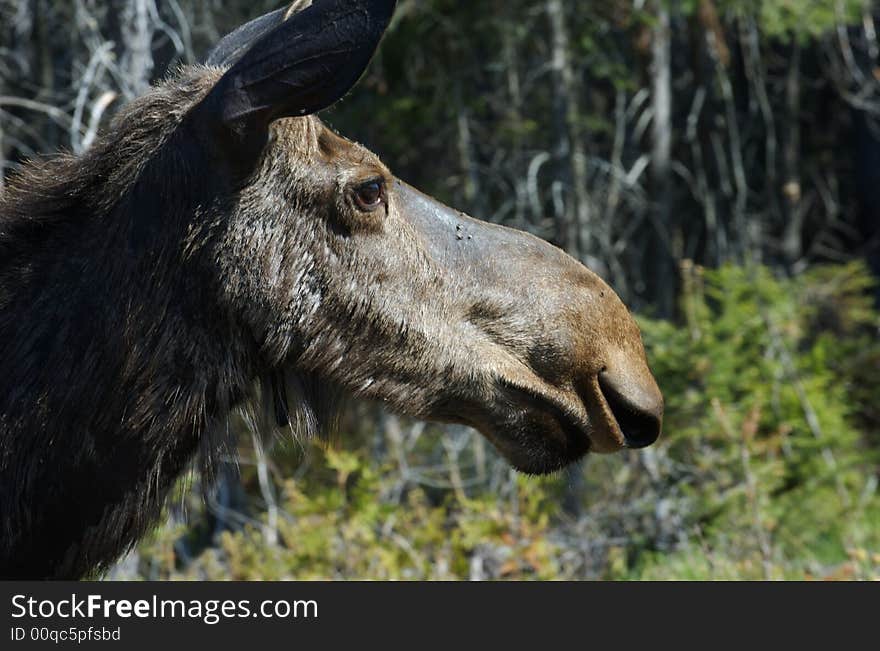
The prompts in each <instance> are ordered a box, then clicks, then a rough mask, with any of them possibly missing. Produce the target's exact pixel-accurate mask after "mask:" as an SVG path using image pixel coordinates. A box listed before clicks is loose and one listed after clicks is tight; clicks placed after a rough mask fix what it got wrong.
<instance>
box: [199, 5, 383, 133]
mask: <svg viewBox="0 0 880 651" xmlns="http://www.w3.org/2000/svg"><path fill="white" fill-rule="evenodd" d="M396 5H397V0H315V2H314V3H313V4H312V5H311V6H310V7H308V8H307V9H304V10H303V11H301V12H299V13H297V14H295V15H294V16H293V17H291V18H290V19H288V20H286V21H285V20H283V14H282V15H278V12H273V13H272V14H268V15H267V16H264V17H263V18H264V19H265V22H263V23H260V22H259V20H260V19H258V21H255V23H249V25H252V26H253V29H252V30H251V32H250V34H251V36H253V35H257V38H256V40H255V41H253V44H252V45H251V46H250V47H249V48H248V49H247V50H246V52H244V54H241V51H242V50H244V49H245V48H246V47H247V46H246V44H245V43H246V41H247V40H249V39H247V36H248V35H247V34H245V35H243V36H241V37H236V36H235V35H236V32H233V34H231V35H230V37H227V38H231V40H230V41H229V42H228V46H229V47H228V48H225V47H224V48H223V51H222V52H220V53H218V54H217V56H216V57H214V54H213V53H212V57H214V58H216V59H218V60H221V61H222V60H223V58H224V57H227V56H228V57H230V58H235V57H236V56H237V57H240V58H238V60H237V62H236V63H235V64H234V65H233V66H232V67H231V68H230V69H229V70H228V71H227V72H226V73H225V74H224V75H223V76H222V77H221V78H220V81H218V82H217V84H216V85H215V86H214V88H213V89H212V90H211V91H210V92H209V93H208V96H207V97H206V98H205V100H204V101H203V102H202V104H201V105H200V109H201V110H202V111H205V112H206V113H207V115H206V114H205V113H202V116H201V117H204V118H207V119H209V120H210V121H211V122H212V123H215V124H217V123H219V124H220V125H222V126H223V127H225V128H226V129H228V130H229V131H231V132H232V133H234V134H236V135H238V136H239V137H244V138H249V137H250V135H251V134H253V135H255V136H259V135H260V134H265V132H266V130H267V129H268V126H269V124H270V123H271V122H272V121H273V120H277V119H279V118H283V117H293V116H301V115H309V114H312V113H317V112H318V111H320V110H322V109H325V108H327V107H329V106H330V105H332V104H334V103H335V102H336V101H337V100H339V99H341V98H342V96H343V95H345V94H346V93H347V92H348V91H349V90H350V89H351V87H352V86H354V84H355V83H356V82H357V80H358V79H359V78H360V76H361V75H362V74H363V72H364V70H366V68H367V64H368V63H369V62H370V59H372V57H373V53H374V52H375V51H376V48H377V47H378V46H379V41H380V40H381V39H382V35H383V34H384V32H385V29H386V28H387V27H388V23H389V22H390V21H391V16H392V14H393V13H394V8H395V6H396ZM279 11H283V10H279ZM279 19H281V21H282V22H281V23H280V24H278V25H277V26H275V27H272V24H273V23H277V22H278V21H279ZM247 28H248V25H245V26H244V28H243V29H247ZM267 28H268V29H267ZM260 34H262V35H260ZM224 40H225V39H224ZM221 46H222V42H221V45H220V46H218V47H221ZM224 52H225V54H224Z"/></svg>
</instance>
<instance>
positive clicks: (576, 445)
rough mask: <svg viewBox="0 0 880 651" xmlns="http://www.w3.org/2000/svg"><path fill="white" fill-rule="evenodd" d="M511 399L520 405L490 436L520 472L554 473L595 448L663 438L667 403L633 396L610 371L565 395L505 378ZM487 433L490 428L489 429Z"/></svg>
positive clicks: (611, 449)
mask: <svg viewBox="0 0 880 651" xmlns="http://www.w3.org/2000/svg"><path fill="white" fill-rule="evenodd" d="M501 386H502V388H503V392H504V394H505V395H506V400H507V401H509V402H510V403H512V404H515V405H517V406H518V409H517V410H516V416H514V417H513V418H512V419H510V420H508V421H507V423H505V425H504V427H503V429H502V428H498V427H496V428H490V430H491V431H490V433H489V438H490V440H492V442H493V443H494V444H495V445H496V447H497V448H498V449H499V450H500V452H501V453H502V454H503V455H504V456H505V458H506V459H507V460H508V461H509V462H510V463H511V465H513V466H514V467H515V468H516V469H517V470H520V471H521V472H525V473H528V474H536V475H541V474H549V473H552V472H555V471H557V470H560V469H562V468H564V467H565V466H567V465H570V464H572V463H575V462H577V461H579V460H581V459H582V458H583V457H584V456H586V455H587V454H588V453H590V452H594V453H599V454H608V453H612V452H617V451H619V450H622V449H624V448H630V449H639V448H644V447H647V446H649V445H651V444H652V443H654V441H656V440H657V438H658V437H659V435H660V430H661V424H662V412H663V406H662V401H661V402H659V403H658V402H657V401H656V400H654V401H652V400H651V398H650V397H649V398H647V399H645V398H644V396H641V395H638V394H637V395H635V396H633V395H627V394H626V393H625V392H624V390H623V389H622V388H621V387H620V386H619V385H618V384H616V383H615V382H614V381H613V380H612V379H611V378H610V376H609V374H608V373H607V372H605V371H604V370H603V371H602V372H601V373H599V374H598V375H595V376H593V377H592V378H591V379H590V380H589V381H587V382H586V384H585V386H583V387H581V388H580V390H578V391H577V392H570V393H569V392H565V393H560V392H557V391H544V390H540V389H535V388H531V387H524V386H520V385H519V384H515V383H512V382H509V381H502V382H501ZM484 431H486V430H484Z"/></svg>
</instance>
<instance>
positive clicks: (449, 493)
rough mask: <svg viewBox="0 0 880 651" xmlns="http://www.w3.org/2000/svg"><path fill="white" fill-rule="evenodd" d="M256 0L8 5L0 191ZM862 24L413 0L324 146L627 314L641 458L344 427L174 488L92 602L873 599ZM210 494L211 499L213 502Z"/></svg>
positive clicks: (879, 510)
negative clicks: (523, 244)
mask: <svg viewBox="0 0 880 651" xmlns="http://www.w3.org/2000/svg"><path fill="white" fill-rule="evenodd" d="M281 4H283V3H281V2H270V1H268V0H258V1H254V0H114V1H99V0H0V170H2V172H3V173H2V174H0V192H2V188H3V178H4V176H8V175H9V174H10V173H13V172H14V170H15V169H16V167H17V166H18V165H20V164H21V162H22V161H23V160H25V159H27V158H30V157H34V156H39V155H43V154H45V153H48V152H52V151H55V150H57V149H59V148H63V149H68V150H71V151H73V152H81V151H83V150H85V149H86V148H88V147H89V145H90V143H91V142H92V141H93V140H94V137H95V134H96V132H97V131H98V130H99V129H100V128H101V127H102V125H104V124H106V122H107V121H108V119H109V117H110V116H111V115H112V114H113V113H114V112H115V111H116V110H118V108H119V107H120V106H121V105H122V104H124V103H125V102H126V101H128V100H130V99H132V98H134V97H136V96H138V95H139V94H141V93H143V92H144V91H145V90H146V89H147V88H148V86H149V84H150V83H151V82H153V81H155V80H157V79H160V78H162V77H163V76H166V75H168V74H172V73H173V71H174V70H175V69H176V68H177V67H178V66H179V65H180V64H186V63H195V62H198V61H199V60H200V59H201V58H203V57H204V55H205V54H206V52H207V51H208V49H209V48H210V46H211V44H212V43H214V42H216V41H217V40H218V39H219V38H220V37H221V36H222V35H223V34H224V33H226V32H228V31H230V30H232V29H233V28H234V27H236V26H237V25H239V24H240V23H242V22H245V21H246V20H249V19H251V18H253V17H255V16H257V15H259V14H261V13H265V12H267V11H269V10H272V9H275V8H277V7H278V6H280V5H281ZM878 19H880V6H878V5H877V4H875V3H873V2H869V1H866V0H738V1H732V0H668V1H667V0H601V1H599V0H597V1H595V2H591V1H586V0H473V1H470V2H459V1H457V0H400V7H399V10H398V13H397V16H396V18H395V21H394V23H393V25H392V28H391V30H390V32H389V34H388V36H387V38H386V40H385V42H384V44H383V46H382V48H381V49H380V52H379V55H378V57H377V59H376V60H375V61H374V63H373V65H372V66H371V68H370V69H369V71H368V72H367V74H366V76H365V77H364V79H363V80H362V82H361V83H360V85H359V86H358V88H357V89H356V90H355V91H354V92H353V93H352V94H351V95H350V96H349V97H348V98H346V99H345V100H344V101H343V102H342V103H341V104H339V105H338V106H337V107H335V108H334V109H332V110H331V111H329V112H327V113H326V114H325V115H324V118H325V119H326V120H327V121H328V122H329V123H330V124H331V125H333V126H334V128H336V129H337V130H339V131H340V132H341V133H343V134H344V135H346V136H348V137H350V138H352V139H355V140H358V141H360V142H362V143H364V144H366V145H367V146H368V147H370V148H371V149H373V150H374V151H376V152H377V153H379V154H380V155H381V156H382V157H383V159H384V160H385V162H386V163H387V164H388V165H389V166H390V167H391V169H392V170H393V171H394V172H395V173H396V174H397V175H398V176H400V177H402V178H404V179H406V180H407V181H409V182H410V183H412V184H414V185H416V186H417V187H420V188H421V189H423V190H425V191H427V192H430V193H433V194H434V195H435V196H437V197H438V198H440V199H441V200H443V201H445V202H447V203H449V204H450V205H452V206H455V207H458V208H460V209H462V210H465V211H467V212H469V213H470V214H472V215H474V216H478V217H481V218H483V219H487V220H491V221H496V222H501V223H505V224H508V225H511V226H515V227H517V228H522V229H527V230H529V231H532V232H534V233H536V234H538V235H540V236H541V237H543V238H545V239H548V240H551V241H553V242H555V243H556V244H558V245H560V246H562V247H564V248H565V249H567V250H568V251H569V252H570V253H572V254H573V255H575V256H577V257H579V258H580V259H581V260H583V261H584V262H585V263H586V264H587V265H588V266H590V267H591V268H592V269H594V270H595V271H597V272H598V273H599V274H600V275H602V276H603V277H604V278H605V279H606V280H608V281H609V282H610V283H611V285H612V286H613V287H614V288H615V289H616V290H617V291H618V292H619V293H620V294H621V296H622V297H623V298H624V300H625V301H626V302H627V303H628V304H629V305H630V306H631V307H632V308H633V309H634V310H635V311H636V312H637V313H638V314H639V315H641V316H640V323H641V325H642V328H643V333H644V337H645V342H646V346H647V349H648V356H649V359H650V360H651V364H652V367H653V370H654V371H655V374H656V375H657V378H658V381H659V383H660V386H661V388H662V389H663V391H664V394H665V396H666V401H667V411H666V419H665V426H664V431H665V433H664V436H663V438H662V439H661V440H660V442H659V443H658V444H657V445H656V446H655V447H653V448H651V449H648V450H645V451H640V452H632V453H626V454H623V455H618V456H615V457H607V458H605V457H593V458H589V459H588V460H587V461H585V462H584V463H583V464H582V466H581V467H578V468H575V469H572V470H570V471H568V472H565V473H560V474H559V475H557V476H555V477H550V478H542V479H537V478H529V477H522V476H518V475H516V474H515V473H513V472H512V471H510V470H509V469H508V468H507V466H506V464H505V463H504V462H503V461H502V460H500V458H499V457H498V456H497V455H496V454H495V453H494V452H493V450H492V449H491V447H490V446H489V445H488V444H486V443H485V442H484V441H483V439H482V438H481V437H479V436H478V435H476V434H475V433H473V432H472V431H470V430H467V429H464V428H460V427H441V426H436V425H429V424H424V423H417V422H409V421H406V420H403V419H400V418H397V417H394V416H391V415H388V414H387V413H383V412H382V411H380V410H379V409H378V408H376V407H372V406H369V405H357V406H352V407H351V408H349V409H348V410H347V411H346V412H345V415H344V417H343V419H342V424H341V427H340V431H339V434H338V436H337V437H336V438H337V440H335V441H334V442H333V445H331V446H329V447H326V446H321V445H318V444H316V443H313V442H295V441H293V440H292V439H290V438H288V439H284V438H279V439H278V440H276V441H272V442H266V443H265V444H260V443H259V442H258V441H256V439H255V438H254V437H253V436H252V435H251V433H250V431H249V429H248V427H247V425H246V423H245V422H244V420H243V419H242V420H241V421H240V422H239V426H240V427H241V436H240V446H239V447H240V449H239V455H240V458H239V461H238V462H237V463H236V462H235V461H234V460H232V459H230V460H229V462H228V464H227V466H226V467H225V469H224V471H223V472H222V473H221V479H220V481H219V483H218V484H217V485H216V486H214V487H205V486H202V485H201V481H200V477H199V476H198V474H197V473H194V474H192V475H191V476H190V477H189V479H188V480H187V481H186V482H184V483H183V485H182V486H181V488H180V491H179V495H178V496H177V498H176V499H175V500H174V501H173V503H172V504H171V505H170V506H169V508H168V510H167V516H166V521H165V524H164V525H163V527H161V528H160V529H159V530H158V531H157V532H156V534H155V535H153V536H152V537H151V538H150V539H149V540H148V541H147V542H146V543H144V544H142V545H141V546H140V547H139V548H138V549H137V550H136V551H135V552H133V553H132V554H131V555H130V556H129V557H127V558H126V559H125V560H123V561H122V562H121V563H120V564H119V565H118V566H117V567H116V568H115V569H114V570H113V571H112V572H111V573H110V575H109V576H110V578H139V577H143V578H227V577H228V578H235V579H251V578H271V579H275V578H366V579H385V578H392V579H438V578H439V579H456V578H461V579H500V578H507V579H524V578H541V579H551V578H563V579H581V578H586V579H599V578H609V579H708V578H720V579H728V578H729V579H734V578H747V579H762V578H774V579H775V578H837V579H878V578H880V495H878V492H877V479H878V471H880V465H878V462H880V455H878V453H880V312H878V309H877V301H878V297H880V292H878V282H877V274H878V273H880V39H878V34H877V24H878V23H877V20H878ZM202 493H205V494H206V495H207V500H206V501H205V502H203V501H202Z"/></svg>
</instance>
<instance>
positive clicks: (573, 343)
mask: <svg viewBox="0 0 880 651" xmlns="http://www.w3.org/2000/svg"><path fill="white" fill-rule="evenodd" d="M222 75H223V71H222V70H219V69H215V68H203V67H190V68H186V69H184V70H182V71H181V72H180V74H179V75H178V76H177V77H175V78H174V79H172V80H170V81H168V82H166V83H165V84H162V85H160V86H159V87H157V88H154V89H153V90H151V91H150V92H149V93H148V94H147V95H146V96H144V97H143V98H141V99H139V100H137V101H136V102H134V103H132V104H131V105H130V106H129V107H127V108H126V109H125V110H123V111H122V112H121V113H120V115H119V116H118V117H117V119H116V120H115V121H114V123H113V124H112V125H111V127H110V129H109V130H108V131H107V132H106V133H105V134H104V135H103V136H102V137H101V138H100V139H99V141H98V142H96V144H95V145H94V146H93V147H92V148H91V149H90V150H89V151H88V152H86V153H85V154H83V156H82V157H79V158H74V157H70V156H59V157H56V158H53V159H50V160H47V161H43V162H40V163H32V164H31V165H29V166H27V167H26V168H25V169H24V170H23V172H22V173H21V174H20V175H19V176H17V177H16V178H14V179H13V180H12V181H11V183H10V186H9V190H8V191H7V193H6V194H5V195H4V196H2V197H0V527H2V530H3V531H4V532H7V533H6V535H4V536H2V537H0V576H2V577H7V578H10V577H31V578H35V577H39V578H42V577H53V578H61V577H68V578H72V577H79V576H82V575H84V574H88V573H90V572H93V571H95V570H100V569H101V568H104V567H106V566H107V564H108V563H110V562H112V561H113V559H115V558H116V557H117V556H118V555H119V554H120V553H122V552H123V551H125V550H126V549H127V548H129V547H130V546H131V545H132V544H134V542H135V541H137V540H138V538H139V537H140V536H142V535H143V533H144V532H145V531H146V530H147V528H148V527H149V526H150V524H151V523H152V522H153V521H154V519H155V518H156V516H157V515H158V513H159V510H160V508H161V505H162V503H163V501H164V499H165V497H166V495H167V493H168V491H169V489H170V487H171V486H172V485H173V483H174V481H175V480H176V478H177V477H179V476H180V474H181V473H182V472H183V471H184V469H185V468H186V467H187V465H188V464H189V463H190V461H191V460H192V458H193V457H194V456H196V455H197V453H199V451H201V452H202V453H203V455H202V456H203V459H204V463H205V468H206V471H208V473H210V471H211V467H212V465H213V459H214V458H215V457H216V455H217V454H218V453H219V452H221V451H222V450H223V449H224V445H228V441H225V440H224V437H223V433H224V432H225V431H226V419H227V417H228V415H229V413H230V411H231V410H232V409H234V408H235V407H237V406H242V405H245V404H248V403H249V402H253V401H255V400H259V401H262V402H264V403H266V404H267V405H268V406H269V411H270V412H271V413H272V415H273V417H274V418H275V419H276V420H277V421H279V422H281V423H282V424H286V423H287V422H288V421H290V423H291V425H292V426H293V428H294V429H295V430H298V431H299V432H301V433H304V434H306V435H308V434H312V433H316V432H317V431H318V430H319V429H320V428H321V425H322V421H323V420H326V417H327V415H328V414H329V413H330V412H332V408H333V404H334V402H335V398H336V397H337V396H338V395H339V394H346V395H351V396H354V397H357V398H362V399H368V400H375V401H379V402H381V403H383V404H385V405H387V406H388V408H389V409H392V410H394V411H397V412H400V413H405V414H410V415H413V416H416V417H420V418H425V419H432V420H439V421H448V422H457V423H466V424H469V425H473V426H474V427H476V428H478V429H479V430H480V431H481V432H482V433H483V434H484V435H486V436H487V437H488V439H489V440H491V441H492V442H493V443H494V444H495V446H496V447H497V448H498V449H499V450H500V451H501V452H502V453H503V454H504V455H505V456H506V457H507V458H508V459H509V460H510V462H511V463H512V464H513V465H514V466H516V467H517V468H519V469H521V470H524V471H526V472H532V473H540V472H550V471H553V470H556V469H558V468H561V467H562V466H564V465H565V464H568V463H571V462H574V461H576V460H578V459H580V458H581V457H582V456H583V455H584V454H586V453H587V452H588V451H590V450H592V451H597V452H610V451H614V450H618V449H621V448H622V447H624V446H627V445H628V446H631V447H638V446H642V445H646V444H649V443H651V442H653V440H654V439H656V437H657V435H658V434H659V429H660V418H661V414H662V397H661V396H660V393H659V391H658V389H657V386H656V384H655V382H654V379H653V377H652V376H651V373H650V371H649V370H648V366H647V363H646V361H645V357H644V351H643V349H642V344H641V340H640V336H639V332H638V328H637V327H636V325H635V323H634V321H633V320H632V318H631V317H630V315H629V313H628V312H627V310H626V308H625V307H624V306H623V304H622V303H621V302H620V300H619V299H618V297H617V296H616V295H615V294H614V292H613V291H612V290H611V289H610V288H609V287H608V286H607V285H605V283H604V282H602V281H601V280H600V279H599V278H598V277H596V276H595V275H594V274H592V273H591V272H590V271H588V270H587V269H586V268H584V267H583V266H582V265H580V264H579V263H578V262H576V261H575V260H573V259H572V258H570V257H568V256H567V255H566V254H564V253H563V252H562V251H560V250H559V249H557V248H555V247H552V246H550V245H549V244H547V243H545V242H543V241H541V240H539V239H537V238H535V237H532V236H531V235H528V234H525V233H521V232H518V231H514V230H511V229H507V228H503V227H500V226H496V225H492V224H488V223H485V222H481V221H478V220H474V219H472V218H470V217H468V216H466V215H464V214H462V213H459V212H457V211H454V210H451V209H449V208H447V207H446V206H443V205H442V204H440V203H438V202H436V201H434V200H433V199H431V198H430V197H426V196H425V195H423V194H421V193H419V192H418V191H417V190H415V189H413V188H411V187H409V186H407V185H406V184H404V183H402V182H400V181H398V180H397V179H395V178H394V177H393V176H392V175H391V173H390V172H389V170H388V169H387V168H386V167H385V166H384V165H383V164H382V162H381V161H380V160H379V159H378V158H377V157H376V156H375V155H374V154H372V153H370V152H369V151H367V150H365V149H364V148H362V147H360V146H358V145H356V144H354V143H351V142H349V141H347V140H345V139H343V138H341V137H340V136H337V135H336V134H335V133H333V132H332V131H331V130H329V129H328V128H327V127H326V126H325V125H324V124H322V123H321V121H320V120H319V119H317V118H315V117H302V118H289V119H282V120H277V121H275V122H274V123H273V124H272V125H271V128H270V129H269V131H268V133H267V134H266V137H265V142H262V141H259V143H260V147H261V148H260V149H259V150H257V151H258V153H259V156H258V157H257V158H256V163H255V165H254V166H253V168H251V167H249V166H247V167H245V169H243V165H242V164H241V161H240V160H239V159H247V160H250V159H249V158H248V156H249V155H250V152H242V151H237V150H235V149H234V148H233V149H230V144H229V142H228V141H226V142H223V143H221V142H219V141H218V139H217V137H216V132H215V131H214V130H212V129H211V128H209V126H207V125H206V124H205V123H204V121H203V115H202V114H201V113H200V112H199V111H198V110H196V108H195V107H199V106H201V103H202V100H203V98H205V97H206V96H207V95H209V94H210V93H211V91H212V89H213V87H214V85H215V84H217V83H218V79H220V78H221V76H222ZM251 144H252V143H251ZM245 154H247V155H245ZM372 182H375V183H379V184H381V186H382V192H381V195H379V196H380V198H381V202H377V203H376V204H375V205H372V206H370V207H369V209H365V208H364V204H363V201H359V199H358V197H359V196H361V195H359V194H358V192H359V188H361V189H362V188H363V186H364V184H365V183H372Z"/></svg>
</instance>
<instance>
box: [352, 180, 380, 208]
mask: <svg viewBox="0 0 880 651" xmlns="http://www.w3.org/2000/svg"><path fill="white" fill-rule="evenodd" d="M354 198H355V201H357V205H358V208H360V209H361V210H366V211H369V212H372V211H373V210H376V209H377V208H379V206H382V205H383V204H384V203H385V183H383V182H382V181H381V180H379V179H375V180H373V181H367V182H366V183H363V184H361V185H359V186H358V187H356V188H355V190H354Z"/></svg>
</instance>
